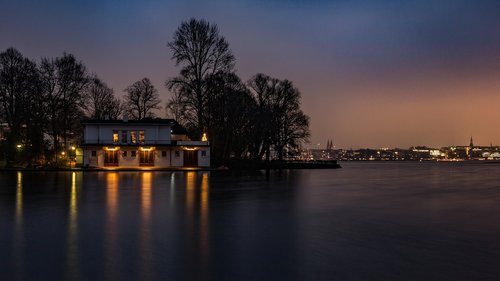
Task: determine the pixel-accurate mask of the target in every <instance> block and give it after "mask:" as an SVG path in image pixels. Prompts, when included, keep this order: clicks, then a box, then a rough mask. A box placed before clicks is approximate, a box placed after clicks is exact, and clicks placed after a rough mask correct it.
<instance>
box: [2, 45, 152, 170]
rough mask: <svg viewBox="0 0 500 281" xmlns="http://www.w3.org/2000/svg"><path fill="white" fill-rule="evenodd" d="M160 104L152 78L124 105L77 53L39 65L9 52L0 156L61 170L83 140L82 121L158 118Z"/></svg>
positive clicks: (127, 91) (132, 91) (5, 58)
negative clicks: (75, 147) (155, 113)
mask: <svg viewBox="0 0 500 281" xmlns="http://www.w3.org/2000/svg"><path fill="white" fill-rule="evenodd" d="M139 84H140V85H139ZM138 85H139V86H138ZM143 85H145V87H142V86H143ZM159 103H160V101H159V99H158V94H157V93H156V90H155V89H154V88H153V87H152V85H151V83H150V82H149V79H147V78H144V79H142V80H141V81H138V82H136V83H134V84H132V85H131V86H129V87H128V88H127V89H125V95H124V97H123V101H122V99H120V98H117V97H116V96H115V95H114V92H113V89H111V88H109V87H108V86H107V85H106V83H104V82H103V81H102V80H101V79H99V77H97V75H95V74H92V73H89V72H88V70H87V68H86V66H85V65H84V63H83V62H81V61H79V60H78V59H76V58H75V56H74V55H72V54H66V53H64V54H63V55H62V56H61V57H56V58H42V59H41V60H40V62H38V63H37V62H35V61H32V60H30V59H28V58H26V57H24V56H23V55H22V54H21V53H20V52H19V51H18V50H16V49H14V48H9V49H7V50H5V51H4V52H2V53H0V121H1V122H2V123H4V124H6V127H7V128H3V129H2V132H3V134H2V137H3V139H2V141H1V142H0V152H1V153H0V157H1V158H3V159H5V160H7V163H8V164H31V165H40V164H48V165H60V164H61V161H64V160H67V158H66V157H60V156H61V155H63V154H64V155H67V154H66V153H67V152H69V148H70V147H71V146H76V145H78V143H79V141H80V139H81V135H82V130H81V127H80V120H81V119H85V118H91V119H105V118H109V119H117V118H120V117H121V116H122V114H123V113H125V112H128V113H129V114H130V115H131V116H134V117H135V116H137V117H138V118H144V117H153V116H154V115H153V112H152V109H156V108H158V104H159ZM63 152H64V153H63Z"/></svg>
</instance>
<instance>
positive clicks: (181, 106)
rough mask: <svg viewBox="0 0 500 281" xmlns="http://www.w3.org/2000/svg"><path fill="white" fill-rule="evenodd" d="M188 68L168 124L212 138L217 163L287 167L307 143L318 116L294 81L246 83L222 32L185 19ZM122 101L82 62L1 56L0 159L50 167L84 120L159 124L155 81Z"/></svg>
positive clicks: (177, 44)
mask: <svg viewBox="0 0 500 281" xmlns="http://www.w3.org/2000/svg"><path fill="white" fill-rule="evenodd" d="M167 46H168V48H169V49H170V50H171V52H172V59H173V60H174V61H175V63H176V65H177V66H178V67H180V71H179V74H178V76H176V77H173V78H170V79H168V80H167V82H166V87H167V88H168V89H169V91H170V92H171V93H172V95H171V97H170V99H169V100H168V101H167V103H166V113H167V116H168V117H171V118H174V119H175V120H177V121H178V122H179V124H181V125H182V126H184V127H185V128H186V129H188V132H190V136H191V138H192V139H195V140H197V139H200V138H201V136H202V135H203V133H206V134H207V135H208V137H209V140H210V142H211V145H212V163H213V164H214V165H222V164H226V163H228V162H229V161H231V160H232V159H236V160H239V159H246V160H253V161H261V160H264V159H265V160H269V159H271V158H273V157H275V158H277V159H280V160H283V159H285V158H286V157H287V156H290V155H291V154H293V153H294V152H296V151H297V149H298V148H299V147H300V144H301V143H302V142H305V141H307V140H308V138H309V135H310V132H309V118H308V116H307V115H305V114H304V113H303V112H302V110H301V109H300V92H299V90H298V89H297V88H296V87H294V85H293V83H292V82H291V81H288V80H279V79H276V78H272V77H270V76H267V75H265V74H260V73H259V74H256V75H255V76H253V77H252V78H251V79H250V80H248V81H247V82H243V81H242V80H241V79H240V78H239V77H238V76H237V75H236V73H235V69H234V67H235V57H234V55H233V54H232V52H231V50H230V48H229V44H228V42H227V41H226V40H225V38H224V37H223V36H221V35H220V34H219V30H218V28H217V26H216V25H214V24H210V23H208V22H206V21H204V20H196V19H191V20H189V21H187V22H182V23H181V25H180V26H179V28H178V29H177V30H176V32H175V33H174V36H173V40H172V41H171V42H169V43H168V45H167ZM123 92H124V96H123V98H119V97H116V95H115V94H114V91H113V89H111V88H110V87H108V86H107V85H106V83H105V82H104V81H102V80H101V79H100V78H99V77H98V76H97V75H96V74H94V73H91V72H89V71H88V69H87V67H86V66H85V64H84V63H83V62H82V61H80V60H78V59H77V58H76V57H75V56H74V55H72V54H67V53H63V55H62V56H60V57H56V58H42V59H41V60H40V61H39V62H36V61H33V60H30V59H28V58H26V57H24V56H23V55H22V54H21V53H20V52H19V51H18V50H16V49H14V48H9V49H7V50H5V51H4V52H2V53H0V121H1V122H2V123H3V124H6V127H7V128H6V130H5V129H4V130H3V131H4V134H3V139H2V140H1V143H0V152H1V155H0V157H1V158H3V159H6V160H7V163H17V164H20V163H21V164H27V163H31V164H35V163H36V164H40V163H43V164H51V163H56V162H57V160H58V159H59V160H60V157H58V156H59V155H60V154H61V153H62V152H64V151H68V149H69V147H71V146H73V145H77V144H78V142H79V140H80V139H81V138H80V137H81V134H82V130H81V127H80V120H81V119H85V118H91V119H107V118H109V119H118V118H121V117H122V116H123V115H125V114H126V115H127V116H128V117H129V118H131V119H143V118H148V117H155V112H158V110H159V109H161V106H160V104H161V100H160V98H159V94H158V91H157V90H156V89H155V87H154V86H153V84H152V83H151V81H150V80H149V79H148V78H143V79H141V80H139V81H137V82H134V83H132V84H131V85H130V86H128V87H127V88H126V89H124V91H123Z"/></svg>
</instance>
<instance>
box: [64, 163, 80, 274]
mask: <svg viewBox="0 0 500 281" xmlns="http://www.w3.org/2000/svg"><path fill="white" fill-rule="evenodd" d="M76 184H77V181H76V172H72V173H71V191H70V202H69V223H68V240H67V241H68V245H67V249H68V252H67V262H68V267H67V269H68V272H67V273H66V274H67V277H68V278H67V279H68V280H71V279H74V278H76V277H77V276H79V269H78V264H79V261H78V220H77V219H78V200H77V199H78V197H77V195H78V194H77V188H76Z"/></svg>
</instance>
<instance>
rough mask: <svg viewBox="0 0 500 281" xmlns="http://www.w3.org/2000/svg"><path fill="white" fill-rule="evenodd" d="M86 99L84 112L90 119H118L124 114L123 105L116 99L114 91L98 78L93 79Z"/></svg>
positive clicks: (85, 96) (86, 93)
mask: <svg viewBox="0 0 500 281" xmlns="http://www.w3.org/2000/svg"><path fill="white" fill-rule="evenodd" d="M84 99H85V102H84V106H83V107H84V111H85V114H86V116H87V117H89V118H92V119H105V118H106V117H108V118H110V119H118V118H119V117H120V115H121V114H122V112H123V104H122V102H121V101H120V100H119V99H118V98H116V97H115V95H114V94H113V89H111V88H109V87H108V85H106V83H104V82H103V81H101V80H100V79H99V78H98V77H96V76H94V77H92V78H91V82H90V83H89V85H88V87H87V89H86V91H85V95H84Z"/></svg>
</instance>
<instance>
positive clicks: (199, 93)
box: [166, 18, 234, 134]
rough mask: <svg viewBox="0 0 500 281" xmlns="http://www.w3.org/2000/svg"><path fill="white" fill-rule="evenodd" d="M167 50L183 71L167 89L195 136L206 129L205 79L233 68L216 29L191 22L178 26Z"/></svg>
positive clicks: (224, 41) (213, 25) (231, 60)
mask: <svg viewBox="0 0 500 281" xmlns="http://www.w3.org/2000/svg"><path fill="white" fill-rule="evenodd" d="M167 46H168V47H169V48H170V49H171V51H172V53H173V54H172V59H173V60H175V63H176V65H181V66H182V68H181V71H180V74H179V76H177V77H175V78H171V79H169V80H168V81H167V82H166V86H167V88H168V89H169V90H170V91H173V92H174V93H175V94H176V99H177V101H176V102H178V103H181V104H183V105H182V108H183V110H184V113H185V118H186V119H188V121H189V122H191V123H193V124H196V130H197V133H198V134H201V133H203V132H204V131H205V129H206V128H205V126H206V118H207V117H206V115H205V113H206V112H205V105H206V102H207V95H208V92H207V87H206V82H207V78H208V77H210V76H211V75H214V74H216V73H219V72H231V71H232V70H233V68H234V56H233V54H232V52H231V50H230V49H229V43H228V42H227V41H226V40H225V38H224V37H223V36H221V35H219V29H218V27H217V25H215V24H210V23H208V22H207V21H205V20H197V19H194V18H193V19H190V20H189V21H186V22H182V23H181V25H180V26H179V28H178V29H177V30H176V31H175V33H174V38H173V41H172V42H169V43H168V44H167Z"/></svg>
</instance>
